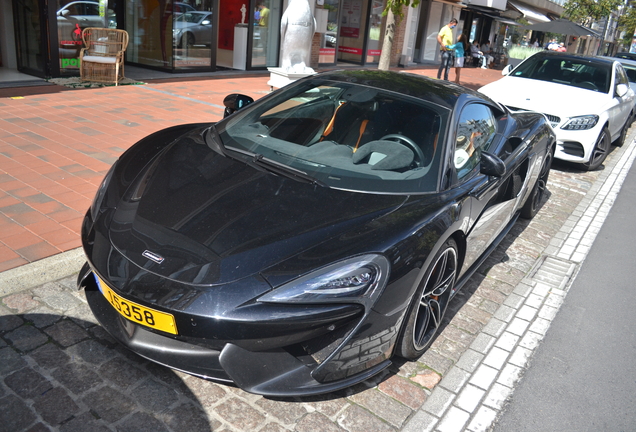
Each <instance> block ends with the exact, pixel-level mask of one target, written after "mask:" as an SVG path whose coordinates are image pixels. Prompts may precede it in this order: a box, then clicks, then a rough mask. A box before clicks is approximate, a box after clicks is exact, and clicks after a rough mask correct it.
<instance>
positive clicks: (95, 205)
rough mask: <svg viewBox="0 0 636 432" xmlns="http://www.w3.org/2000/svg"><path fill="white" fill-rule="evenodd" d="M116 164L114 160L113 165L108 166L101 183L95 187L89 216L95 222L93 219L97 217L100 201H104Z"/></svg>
mask: <svg viewBox="0 0 636 432" xmlns="http://www.w3.org/2000/svg"><path fill="white" fill-rule="evenodd" d="M116 166H117V162H115V163H114V164H113V166H112V167H110V169H109V170H108V172H107V173H106V175H105V176H104V180H102V183H101V184H100V185H99V188H98V189H97V193H96V194H95V198H93V202H92V203H91V217H92V218H93V222H95V220H96V219H97V213H98V212H99V209H100V207H101V206H102V201H104V197H105V196H106V189H108V183H110V179H111V178H112V177H113V172H115V167H116Z"/></svg>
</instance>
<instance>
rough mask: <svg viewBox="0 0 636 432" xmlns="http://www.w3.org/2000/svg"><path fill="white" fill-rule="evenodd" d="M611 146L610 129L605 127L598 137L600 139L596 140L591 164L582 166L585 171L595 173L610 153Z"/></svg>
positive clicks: (587, 163)
mask: <svg viewBox="0 0 636 432" xmlns="http://www.w3.org/2000/svg"><path fill="white" fill-rule="evenodd" d="M610 145H611V142H610V133H609V129H607V126H605V127H604V128H603V130H602V131H601V133H600V135H599V136H598V139H597V140H596V144H595V145H594V149H592V154H591V155H590V160H589V162H586V163H584V164H582V165H583V169H584V170H585V171H594V170H595V169H597V168H598V167H600V166H601V164H602V163H603V161H605V158H606V157H607V155H608V153H609V150H610Z"/></svg>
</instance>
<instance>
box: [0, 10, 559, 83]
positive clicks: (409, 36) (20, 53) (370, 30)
mask: <svg viewBox="0 0 636 432" xmlns="http://www.w3.org/2000/svg"><path fill="white" fill-rule="evenodd" d="M287 1H288V0H249V1H247V0H180V1H176V0H0V67H6V68H12V69H17V70H19V71H20V72H24V73H28V74H31V75H34V76H38V77H63V76H76V75H78V69H79V51H80V49H81V47H82V39H81V32H82V30H83V29H84V28H86V27H109V28H120V29H125V30H126V31H127V32H128V34H129V38H130V42H129V45H128V48H127V51H126V64H132V65H138V66H142V67H148V68H152V69H157V70H162V71H167V72H186V71H193V72H206V71H209V72H214V71H218V70H227V69H238V70H258V69H265V68H267V67H274V66H278V65H279V50H280V22H281V17H282V14H283V11H284V10H285V7H286V6H287ZM558 1H561V2H562V1H564V0H558ZM309 3H310V6H311V7H312V9H313V11H314V16H315V17H316V22H317V33H316V35H315V37H314V41H313V44H312V63H313V64H312V66H313V67H316V66H331V65H336V64H339V63H342V62H345V63H350V64H354V65H360V66H367V65H373V64H377V63H378V62H379V59H380V55H381V48H382V38H383V34H384V31H385V22H386V19H385V17H383V16H382V11H383V10H384V7H385V4H386V0H309ZM562 10H563V8H562V6H561V5H560V4H559V3H555V2H552V1H549V0H524V1H521V0H464V1H462V2H460V1H454V0H422V1H421V2H420V3H419V5H418V6H417V7H416V8H412V7H408V8H407V7H405V8H404V18H403V19H402V20H401V21H400V23H399V25H398V27H397V30H396V36H395V39H394V43H393V50H394V52H393V53H391V58H392V62H391V63H392V65H397V64H401V65H404V66H407V65H413V64H417V63H427V62H435V63H436V62H439V59H440V53H439V47H438V45H437V41H436V38H437V33H438V32H439V30H440V28H441V27H442V26H444V25H445V24H447V23H448V22H449V20H450V19H451V18H456V19H457V20H458V21H459V25H458V26H457V28H456V29H455V35H454V36H455V38H456V37H457V36H458V35H459V34H460V33H464V34H466V35H467V36H468V39H469V40H470V41H471V42H472V41H475V40H476V41H478V43H479V44H482V43H485V42H486V41H490V46H491V47H492V51H493V54H497V55H500V54H501V53H502V52H503V50H504V46H505V44H506V43H508V42H510V41H511V40H513V39H515V41H516V42H517V43H523V42H524V41H523V39H522V38H523V36H520V35H523V34H524V32H523V31H518V30H519V25H518V23H517V22H516V21H515V20H517V19H520V18H523V19H524V20H525V21H524V22H529V23H535V22H541V21H543V20H545V21H547V20H549V19H550V18H553V17H557V16H559V15H560V14H561V12H562ZM525 42H526V43H530V42H531V41H525Z"/></svg>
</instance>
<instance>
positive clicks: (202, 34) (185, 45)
mask: <svg viewBox="0 0 636 432" xmlns="http://www.w3.org/2000/svg"><path fill="white" fill-rule="evenodd" d="M176 5H177V3H175V6H176ZM175 10H176V8H175ZM213 18H214V17H213V15H212V12H211V11H198V10H194V8H192V10H188V11H186V12H182V13H176V12H175V14H174V22H173V29H172V39H173V44H174V67H175V68H184V67H197V66H206V67H209V66H210V65H211V56H210V54H211V53H210V51H211V49H212V38H213V28H214V26H213V22H214V21H213Z"/></svg>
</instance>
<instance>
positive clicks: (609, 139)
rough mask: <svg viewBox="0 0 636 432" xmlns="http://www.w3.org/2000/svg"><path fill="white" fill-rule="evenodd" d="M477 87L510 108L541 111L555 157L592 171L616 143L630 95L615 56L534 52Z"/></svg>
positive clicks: (629, 112) (628, 118)
mask: <svg viewBox="0 0 636 432" xmlns="http://www.w3.org/2000/svg"><path fill="white" fill-rule="evenodd" d="M503 74H504V75H506V76H504V77H503V78H501V79H500V80H498V81H495V82H493V83H491V84H488V85H486V86H484V87H482V88H480V89H479V91H480V92H482V93H484V94H485V95H487V96H489V97H490V98H492V99H494V100H495V101H497V102H500V103H502V104H504V105H506V106H507V107H508V108H509V109H510V110H511V111H537V112H540V113H543V114H544V115H545V116H546V117H547V118H548V120H549V121H550V124H551V125H552V127H553V128H554V131H555V132H556V137H557V146H556V153H555V157H556V158H559V159H562V160H566V161H570V162H575V163H579V164H581V165H582V167H583V168H584V169H586V170H595V169H597V168H598V167H599V166H601V164H602V163H603V161H604V160H605V157H606V156H607V154H608V152H609V150H610V146H611V143H614V144H615V145H618V146H620V145H622V144H623V141H624V140H625V136H626V134H627V129H629V126H630V125H631V122H632V120H633V117H634V111H635V108H634V102H635V100H636V97H635V96H634V91H633V90H632V89H631V88H630V86H629V80H628V78H627V74H626V73H625V70H624V69H623V66H621V64H620V62H619V60H618V59H607V58H600V57H590V56H582V55H576V54H568V53H559V52H551V51H545V52H539V53H537V54H535V55H533V56H532V57H529V58H527V59H526V60H524V61H523V63H521V64H520V65H519V66H517V67H516V68H515V69H512V70H511V68H507V69H504V71H503Z"/></svg>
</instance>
